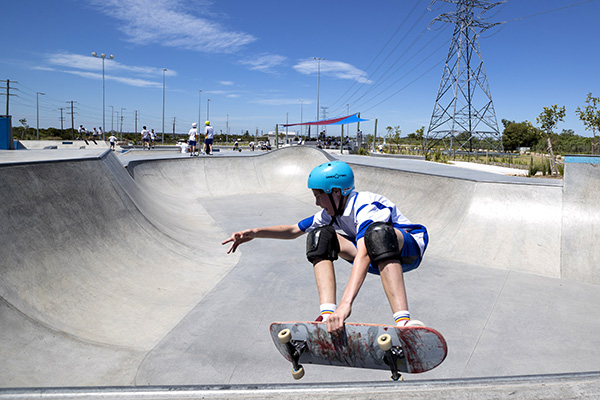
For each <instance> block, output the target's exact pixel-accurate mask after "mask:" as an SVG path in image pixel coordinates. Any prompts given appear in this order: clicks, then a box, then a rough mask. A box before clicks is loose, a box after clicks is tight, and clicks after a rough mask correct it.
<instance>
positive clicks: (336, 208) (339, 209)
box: [327, 191, 345, 220]
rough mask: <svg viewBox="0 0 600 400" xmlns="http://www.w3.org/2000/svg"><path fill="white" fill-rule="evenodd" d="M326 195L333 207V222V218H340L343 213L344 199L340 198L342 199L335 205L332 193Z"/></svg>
mask: <svg viewBox="0 0 600 400" xmlns="http://www.w3.org/2000/svg"><path fill="white" fill-rule="evenodd" d="M327 195H328V196H329V201H330V202H331V206H332V207H333V216H334V220H335V217H337V216H341V215H342V214H343V212H344V205H343V203H344V197H345V196H342V198H341V199H340V202H339V204H336V203H335V201H334V199H333V191H331V193H327Z"/></svg>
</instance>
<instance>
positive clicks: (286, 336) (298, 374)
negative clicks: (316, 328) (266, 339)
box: [277, 329, 306, 380]
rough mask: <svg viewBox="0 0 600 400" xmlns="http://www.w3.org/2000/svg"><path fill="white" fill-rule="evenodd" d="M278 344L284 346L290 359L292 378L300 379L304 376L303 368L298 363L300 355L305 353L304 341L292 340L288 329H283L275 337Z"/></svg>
mask: <svg viewBox="0 0 600 400" xmlns="http://www.w3.org/2000/svg"><path fill="white" fill-rule="evenodd" d="M277 337H278V338H279V343H282V344H285V347H286V348H287V350H288V354H289V355H290V357H291V359H292V376H293V377H294V379H296V380H297V379H302V377H303V376H304V367H303V366H302V365H301V364H300V363H299V362H298V361H299V360H300V356H301V355H302V353H304V352H305V351H306V341H305V340H292V332H291V331H290V330H289V329H283V330H281V331H280V332H279V334H278V335H277Z"/></svg>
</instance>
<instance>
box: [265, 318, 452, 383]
mask: <svg viewBox="0 0 600 400" xmlns="http://www.w3.org/2000/svg"><path fill="white" fill-rule="evenodd" d="M270 332H271V338H272V339H273V342H274V343H275V347H277V350H279V352H280V353H281V354H282V355H283V357H284V358H285V359H286V360H288V361H289V362H291V363H292V376H293V377H294V379H301V378H302V377H303V376H304V367H303V366H302V363H305V364H321V365H333V366H342V367H355V368H369V369H383V370H389V371H390V372H391V373H392V379H393V380H395V381H397V380H398V379H401V378H402V375H401V373H403V372H406V373H411V374H417V373H421V372H426V371H429V370H431V369H433V368H435V367H437V366H438V365H440V364H441V363H442V361H444V359H445V358H446V355H447V353H448V346H447V345H446V341H445V340H444V337H443V336H442V335H441V334H440V333H439V332H437V331H436V330H434V329H432V328H428V327H421V326H411V327H402V328H401V327H397V326H392V325H376V324H357V323H346V324H345V329H344V333H343V334H341V335H338V336H333V335H331V334H329V333H328V332H327V324H326V323H324V322H297V321H296V322H274V323H272V324H271V327H270Z"/></svg>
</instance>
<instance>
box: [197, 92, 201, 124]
mask: <svg viewBox="0 0 600 400" xmlns="http://www.w3.org/2000/svg"><path fill="white" fill-rule="evenodd" d="M201 109H202V89H200V90H198V124H200V123H201V122H200V121H202V118H201V115H202V114H201Z"/></svg>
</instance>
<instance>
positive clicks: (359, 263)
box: [327, 238, 370, 333]
mask: <svg viewBox="0 0 600 400" xmlns="http://www.w3.org/2000/svg"><path fill="white" fill-rule="evenodd" d="M369 262H370V259H369V255H368V254H367V247H366V246H365V240H364V238H361V239H359V240H358V243H357V244H356V257H355V258H354V263H353V265H352V272H351V273H350V279H349V280H348V284H347V285H346V289H345V290H344V294H343V295H342V299H341V300H340V303H339V305H338V307H337V310H336V311H335V312H334V313H333V314H331V315H330V316H329V318H328V319H327V331H328V332H330V333H335V332H340V331H341V330H343V328H344V321H345V320H346V319H347V318H348V317H349V316H350V314H351V313H352V303H353V302H354V299H355V298H356V296H357V295H358V292H359V290H360V288H361V286H362V284H363V282H364V281H365V277H366V276H367V271H368V270H369Z"/></svg>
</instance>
